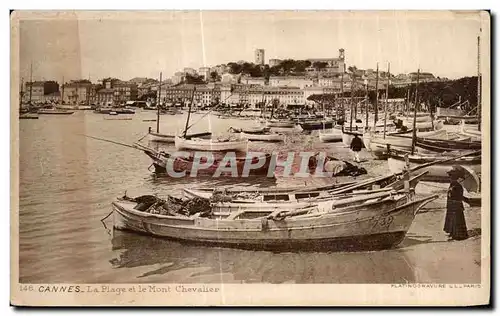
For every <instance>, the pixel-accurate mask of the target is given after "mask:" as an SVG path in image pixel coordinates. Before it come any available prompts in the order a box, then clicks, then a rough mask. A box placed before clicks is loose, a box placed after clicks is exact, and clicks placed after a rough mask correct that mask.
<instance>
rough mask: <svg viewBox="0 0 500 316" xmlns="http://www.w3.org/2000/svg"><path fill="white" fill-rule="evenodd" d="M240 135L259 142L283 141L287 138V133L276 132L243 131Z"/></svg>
mask: <svg viewBox="0 0 500 316" xmlns="http://www.w3.org/2000/svg"><path fill="white" fill-rule="evenodd" d="M240 135H241V137H242V138H244V139H248V140H250V141H257V142H283V141H284V140H285V135H283V134H276V133H272V134H271V133H267V134H253V133H244V132H241V133H240Z"/></svg>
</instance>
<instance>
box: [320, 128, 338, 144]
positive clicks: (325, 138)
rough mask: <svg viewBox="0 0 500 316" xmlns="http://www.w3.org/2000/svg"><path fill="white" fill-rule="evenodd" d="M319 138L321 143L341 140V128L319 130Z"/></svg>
mask: <svg viewBox="0 0 500 316" xmlns="http://www.w3.org/2000/svg"><path fill="white" fill-rule="evenodd" d="M319 140H320V141H322V142H323V143H328V142H341V141H342V130H339V129H337V128H332V129H330V130H320V131H319Z"/></svg>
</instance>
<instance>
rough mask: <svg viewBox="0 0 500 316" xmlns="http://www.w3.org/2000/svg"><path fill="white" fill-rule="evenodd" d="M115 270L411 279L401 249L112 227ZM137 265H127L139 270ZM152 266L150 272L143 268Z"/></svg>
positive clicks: (177, 278) (305, 279)
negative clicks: (252, 244) (201, 241)
mask: <svg viewBox="0 0 500 316" xmlns="http://www.w3.org/2000/svg"><path fill="white" fill-rule="evenodd" d="M112 249H113V251H114V252H115V253H117V255H116V257H115V258H113V259H112V260H110V263H111V264H112V266H113V268H115V269H123V268H125V269H126V270H130V271H134V270H140V271H141V272H140V274H138V275H136V276H132V275H131V276H130V277H131V278H135V280H131V282H147V281H148V280H150V279H153V280H158V281H159V280H162V282H165V283H168V282H172V283H199V282H201V283H222V282H223V283H273V284H278V283H380V284H382V283H414V282H416V279H415V273H414V269H413V268H412V267H411V266H410V265H409V264H408V262H409V260H408V258H407V257H406V254H405V251H404V249H403V248H396V249H392V250H384V251H374V252H308V251H301V252H270V251H253V250H242V249H236V248H218V247H206V246H201V245H191V244H186V243H181V242H177V241H171V240H168V239H163V238H157V237H151V236H145V235H139V234H137V233H131V232H127V231H120V230H113V237H112ZM139 267H142V268H141V269H130V268H139ZM146 267H150V270H149V271H146V272H144V271H145V268H146Z"/></svg>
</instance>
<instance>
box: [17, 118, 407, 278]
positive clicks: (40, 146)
mask: <svg viewBox="0 0 500 316" xmlns="http://www.w3.org/2000/svg"><path fill="white" fill-rule="evenodd" d="M104 117H105V116H104V115H100V114H94V113H91V112H83V111H80V112H76V113H75V114H73V115H71V116H67V117H62V116H61V117H58V116H40V119H38V120H21V121H20V227H19V229H20V262H19V267H20V281H21V282H26V283H56V282H68V283H133V282H141V283H147V282H162V283H168V282H175V283H178V282H184V283H186V282H193V283H194V282H217V283H218V282H237V283H239V282H241V283H251V282H263V283H283V282H285V283H286V282H290V283H320V282H325V283H370V282H380V283H398V282H412V281H414V279H415V275H414V272H413V270H412V268H411V266H412V265H413V263H412V260H413V259H412V258H411V257H410V258H408V257H407V255H406V254H405V252H404V251H403V250H401V249H395V250H390V251H379V252H360V253H307V252H300V253H299V252H296V253H273V252H265V251H247V250H238V249H227V248H208V247H202V246H189V245H185V244H180V243H177V242H172V241H169V240H165V239H159V238H153V237H149V236H141V235H137V234H134V233H128V232H120V231H118V232H117V231H115V232H113V231H110V230H109V229H106V227H105V226H104V225H103V223H102V222H101V219H102V218H103V217H105V216H106V215H108V214H109V212H110V211H111V202H112V201H113V200H114V199H115V198H116V197H117V196H121V195H123V193H124V192H125V191H126V190H127V191H128V194H129V195H130V196H137V195H139V194H146V193H160V194H162V193H163V194H164V193H171V192H172V193H176V192H179V189H180V188H182V187H183V186H184V185H186V184H187V183H189V184H191V183H193V182H197V181H196V179H189V182H187V180H175V181H174V180H168V179H158V178H156V177H154V176H153V175H152V174H151V172H149V171H148V170H147V168H148V166H149V165H150V163H151V162H150V159H149V158H148V157H147V156H146V155H144V154H143V153H142V152H140V151H137V150H134V149H131V148H126V147H121V146H118V145H114V144H110V143H106V142H102V141H97V140H94V139H90V138H87V137H84V136H82V134H87V135H92V136H97V137H102V138H107V139H112V140H115V141H120V142H124V143H128V144H130V143H132V142H134V141H136V140H138V139H139V138H141V137H142V136H144V135H145V133H146V132H147V129H148V127H149V126H152V127H154V128H155V126H156V122H144V121H143V120H144V119H153V118H155V113H154V112H146V111H145V112H140V113H137V114H136V115H133V116H132V117H133V120H131V121H108V120H105V119H104ZM121 117H122V116H121ZM199 118H200V115H197V114H195V115H193V121H196V120H198V119H199ZM161 121H162V125H161V131H164V132H167V131H170V132H175V131H176V130H177V129H178V128H181V127H182V126H183V125H184V123H185V115H177V116H162V119H161ZM253 124H254V122H252V121H235V120H219V119H215V118H212V122H211V124H209V122H208V120H207V119H202V120H201V121H200V123H199V124H197V125H196V127H195V128H194V129H193V132H197V131H204V130H207V129H208V128H210V126H209V125H211V128H212V131H213V132H223V131H226V130H227V128H228V127H229V126H230V125H233V126H239V127H241V126H243V125H248V126H250V125H253ZM267 146H275V145H267ZM204 181H206V180H204ZM250 184H254V183H250ZM272 184H273V183H261V185H272ZM105 223H106V224H107V227H108V228H109V227H111V226H112V221H111V217H110V218H108V219H107V220H106V221H105Z"/></svg>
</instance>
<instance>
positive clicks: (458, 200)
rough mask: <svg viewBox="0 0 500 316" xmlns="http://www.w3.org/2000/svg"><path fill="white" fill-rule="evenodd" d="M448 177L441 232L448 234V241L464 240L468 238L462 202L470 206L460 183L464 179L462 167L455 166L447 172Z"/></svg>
mask: <svg viewBox="0 0 500 316" xmlns="http://www.w3.org/2000/svg"><path fill="white" fill-rule="evenodd" d="M448 175H449V176H450V179H451V183H450V188H449V189H448V198H447V201H446V217H445V223H444V229H443V230H444V231H445V232H446V233H448V234H449V238H450V239H453V240H464V239H467V238H468V237H469V236H468V234H467V224H466V222H465V216H464V205H463V202H464V201H465V202H466V203H467V204H469V205H470V201H469V198H467V197H465V196H464V188H463V186H462V184H461V183H460V182H461V181H462V180H463V179H465V170H464V168H463V167H461V166H459V165H456V166H453V168H452V169H451V170H450V171H448Z"/></svg>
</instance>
